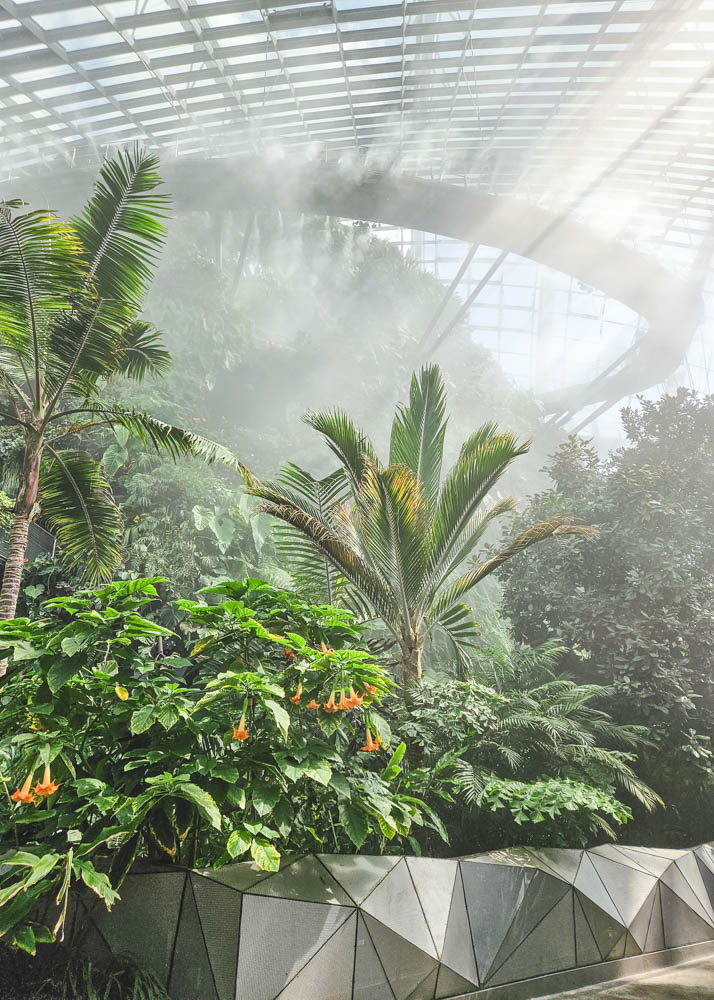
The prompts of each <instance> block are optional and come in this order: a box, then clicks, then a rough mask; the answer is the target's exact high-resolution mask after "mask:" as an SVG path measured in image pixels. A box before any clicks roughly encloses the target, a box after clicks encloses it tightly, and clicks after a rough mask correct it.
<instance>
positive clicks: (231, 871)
mask: <svg viewBox="0 0 714 1000" xmlns="http://www.w3.org/2000/svg"><path fill="white" fill-rule="evenodd" d="M197 872H198V874H199V875H203V876H205V877H206V878H211V879H213V881H214V882H220V883H221V885H227V886H228V887H229V888H230V889H236V890H237V891H238V892H247V891H248V890H250V889H252V888H253V887H254V886H256V885H257V884H258V883H259V882H262V881H264V880H265V879H266V878H270V876H271V874H272V873H271V872H266V871H263V870H262V869H261V868H258V866H257V865H256V864H254V863H253V862H252V861H239V862H238V863H237V864H235V865H224V866H223V868H217V869H213V868H199V869H197Z"/></svg>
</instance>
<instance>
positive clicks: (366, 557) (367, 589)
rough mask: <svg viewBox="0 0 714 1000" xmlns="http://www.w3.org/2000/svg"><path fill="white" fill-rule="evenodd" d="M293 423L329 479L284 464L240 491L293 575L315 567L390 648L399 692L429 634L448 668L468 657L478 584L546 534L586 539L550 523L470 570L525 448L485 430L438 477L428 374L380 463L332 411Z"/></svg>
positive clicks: (437, 404)
mask: <svg viewBox="0 0 714 1000" xmlns="http://www.w3.org/2000/svg"><path fill="white" fill-rule="evenodd" d="M305 420H306V421H307V423H308V424H309V425H310V426H311V427H314V428H315V430H317V431H319V432H320V433H321V434H322V435H323V437H324V438H325V441H326V442H327V444H328V446H329V447H330V448H331V450H332V451H333V453H334V454H335V455H336V456H337V458H338V460H339V462H340V469H339V470H338V471H337V472H336V473H333V474H332V475H331V476H329V477H327V478H326V479H324V480H315V479H313V478H312V477H311V476H310V475H309V474H308V473H306V472H304V471H303V470H301V469H299V468H297V467H296V466H292V465H291V466H288V467H286V469H284V470H283V474H282V475H281V477H280V479H279V480H278V481H277V482H270V483H263V482H258V481H257V480H255V479H251V478H250V477H248V484H247V490H248V492H249V493H251V494H253V495H254V496H257V497H259V498H260V499H261V501H262V502H261V504H260V506H259V508H258V509H259V510H261V511H264V512H266V513H268V514H272V515H273V516H274V517H276V518H278V519H280V520H281V521H283V522H284V523H285V524H286V525H287V526H289V529H288V532H287V533H286V531H285V529H284V530H283V537H282V547H283V551H285V550H286V549H287V550H288V551H292V553H293V555H294V557H295V560H296V561H297V562H298V564H299V565H300V566H301V567H304V566H305V562H306V560H308V561H309V560H313V561H314V565H315V566H326V567H327V576H326V578H327V580H328V581H329V584H330V587H331V590H332V593H330V594H329V596H330V598H331V599H332V600H335V599H336V597H339V596H341V597H342V600H344V601H345V602H346V603H351V604H352V605H353V606H354V605H358V606H360V608H361V609H362V610H363V611H365V612H367V613H369V614H371V615H373V616H375V617H377V618H379V619H381V621H382V622H383V623H384V625H385V626H386V628H387V629H388V631H389V632H390V633H391V638H392V643H393V644H395V645H397V646H398V648H399V652H400V656H399V659H400V661H401V665H402V669H403V676H404V681H405V682H406V683H412V682H414V681H416V680H418V678H419V677H420V676H421V669H422V651H423V647H424V641H425V639H426V637H427V636H428V635H429V634H430V633H431V632H433V631H434V630H435V629H441V630H443V631H444V632H445V633H446V634H447V636H448V637H449V639H450V640H451V643H452V644H453V648H454V651H455V654H456V656H457V657H458V658H459V659H461V658H463V657H465V656H467V655H468V650H469V648H470V647H472V646H473V644H474V641H475V638H476V636H477V634H478V633H477V628H476V624H475V622H474V621H473V614H472V611H471V609H470V608H469V606H468V605H467V604H465V603H464V602H463V598H464V596H465V595H466V594H468V592H469V591H470V590H471V589H472V588H473V587H475V586H476V584H477V583H478V582H479V581H480V580H483V579H484V577H486V576H488V575H489V574H490V573H492V572H493V571H494V570H495V569H497V568H498V567H499V566H500V565H501V564H502V563H504V562H505V561H506V560H507V559H509V558H510V557H511V556H513V555H515V554H516V553H518V552H522V551H523V549H526V548H528V547H529V546H530V545H533V544H534V543H535V542H538V541H541V540H542V539H544V538H548V537H550V536H551V535H556V534H560V535H562V534H567V533H575V532H576V533H579V534H583V533H591V531H590V529H588V528H585V527H583V526H580V525H574V524H571V523H570V518H568V517H566V516H561V517H555V518H552V519H551V520H549V521H545V522H542V523H540V524H535V525H533V526H532V527H531V528H529V529H528V530H526V531H524V532H522V533H521V534H520V535H519V536H518V537H517V538H515V539H514V540H513V541H512V542H511V543H510V544H509V545H508V546H507V547H506V548H505V549H503V550H502V551H501V552H498V553H497V554H496V555H492V556H490V557H489V558H487V559H484V560H483V561H479V560H474V558H473V557H474V554H475V552H476V550H477V547H478V545H479V542H480V541H481V540H482V538H483V535H484V533H485V531H486V530H487V528H488V527H489V526H490V525H491V524H492V523H493V522H494V521H495V520H496V519H497V518H498V517H500V516H502V515H504V514H506V513H507V512H509V511H511V510H513V508H514V506H515V500H514V499H513V498H512V497H506V498H505V499H501V500H497V501H495V502H489V494H490V493H491V491H492V490H493V488H494V487H495V485H496V483H497V482H498V480H499V478H500V477H501V476H502V475H503V473H504V472H505V470H506V469H507V468H508V466H509V465H510V464H511V462H513V460H514V459H516V458H517V457H518V456H519V455H523V454H524V453H525V452H526V451H527V450H528V446H529V443H528V442H519V441H518V440H517V439H516V437H515V435H513V434H511V433H504V432H502V431H499V430H498V428H497V427H496V426H495V425H494V424H490V423H489V424H485V425H484V426H483V427H481V428H479V429H478V430H477V431H474V433H473V434H472V435H471V436H470V437H469V438H468V439H467V440H466V441H465V442H464V444H463V445H462V447H461V452H460V454H459V457H458V459H457V461H456V463H455V465H454V466H453V467H452V468H451V469H450V470H449V471H448V472H447V473H446V475H445V476H444V477H443V479H442V465H443V458H444V436H445V432H446V424H447V418H446V393H445V389H444V383H443V380H442V377H441V373H440V371H439V369H438V367H437V366H426V367H424V368H422V369H421V371H420V372H419V374H418V375H417V374H414V375H413V376H412V381H411V389H410V398H409V405H408V406H401V407H399V408H398V410H397V413H396V415H395V417H394V421H393V424H392V433H391V443H390V451H389V461H388V464H386V465H383V464H382V463H381V462H380V461H379V459H378V457H377V454H376V452H375V449H374V447H373V446H372V444H371V443H370V441H369V439H368V438H367V436H366V435H365V434H364V432H363V431H361V430H359V429H358V428H357V427H355V425H354V424H353V422H352V421H351V420H350V418H349V417H348V416H347V414H345V413H343V412H342V411H340V410H329V411H325V412H317V413H308V414H307V415H306V417H305ZM467 562H468V563H469V565H468V566H467V567H465V566H464V564H466V563H467ZM339 588H341V595H340V594H336V591H337V590H338V589H339Z"/></svg>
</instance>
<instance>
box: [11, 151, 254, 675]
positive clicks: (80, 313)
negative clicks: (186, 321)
mask: <svg viewBox="0 0 714 1000" xmlns="http://www.w3.org/2000/svg"><path fill="white" fill-rule="evenodd" d="M157 167H158V160H157V158H156V157H155V156H154V155H150V154H148V153H147V152H146V151H144V150H142V149H140V148H139V147H137V148H135V149H134V150H133V151H128V152H119V153H117V155H116V156H114V157H113V158H112V159H109V160H107V161H105V162H104V164H103V166H102V167H101V170H100V174H99V178H98V180H97V182H96V185H95V188H94V192H93V194H92V197H91V198H90V200H89V202H88V203H87V205H86V207H85V209H84V211H83V212H82V214H81V215H80V216H78V217H77V218H75V219H73V220H72V221H71V222H69V223H65V222H63V221H61V220H60V219H59V218H58V217H57V216H56V215H55V214H54V213H53V212H50V211H45V210H40V211H28V212H24V213H23V212H22V211H20V210H21V209H22V208H23V205H24V203H23V202H21V201H6V202H0V407H2V409H0V416H2V417H3V418H4V420H6V421H7V422H9V423H10V424H14V425H15V426H17V427H19V428H20V429H21V431H22V433H23V435H24V448H23V453H22V462H21V466H20V469H19V480H18V490H17V500H16V504H15V510H14V517H13V521H12V526H11V529H10V538H9V550H8V554H7V560H6V563H5V573H4V576H3V582H2V590H1V591H0V618H12V617H14V615H15V612H16V608H17V600H18V594H19V590H20V581H21V577H22V569H23V562H24V558H25V551H26V548H27V536H28V531H29V527H30V523H31V522H32V520H33V519H34V518H36V517H37V516H38V515H39V514H40V513H41V514H42V517H43V519H44V521H45V522H46V523H47V525H48V527H49V528H50V529H51V530H52V531H54V533H55V534H56V536H57V540H58V542H59V546H60V550H61V552H62V555H63V557H64V559H65V561H66V562H67V563H68V564H69V565H70V566H75V567H77V566H81V567H82V568H83V570H84V574H85V576H86V578H87V580H88V582H90V583H91V582H95V581H99V580H102V579H106V578H108V577H109V576H111V573H112V571H113V570H114V569H115V568H116V566H117V565H118V563H119V561H120V546H121V539H122V520H121V514H120V511H119V509H118V507H117V505H116V504H115V502H114V500H113V497H112V494H111V491H110V488H109V483H108V481H107V478H106V476H105V474H104V471H103V469H102V467H101V465H100V464H99V463H97V462H96V461H94V460H93V459H92V458H91V457H90V456H89V455H87V454H85V453H83V452H81V451H78V450H72V449H68V448H63V447H62V446H61V442H62V440H63V439H64V438H67V437H68V436H69V435H78V434H81V433H82V432H84V431H86V430H88V429H90V428H93V427H97V426H100V425H101V426H104V427H123V428H125V429H126V431H128V432H129V435H130V436H133V437H135V438H139V439H140V440H141V441H142V442H144V443H151V444H152V445H153V446H154V447H155V448H157V449H159V450H162V451H164V452H167V453H168V454H170V455H172V456H173V457H174V458H175V457H177V456H178V455H181V454H190V455H201V456H203V457H204V458H205V459H206V460H208V461H213V460H214V459H220V460H223V461H228V462H230V461H233V460H234V459H233V456H232V455H231V453H230V452H228V451H227V450H225V449H222V448H221V447H220V446H218V445H216V444H214V443H213V442H210V441H207V440H206V439H205V438H201V437H199V436H198V435H196V434H193V433H191V432H189V431H185V430H182V429H181V428H178V427H173V426H171V425H169V424H166V423H163V422H162V421H160V420H157V419H155V418H153V417H151V416H148V415H147V414H145V413H139V412H136V411H134V410H131V409H128V408H126V407H122V406H119V405H118V404H116V403H113V402H111V400H110V398H109V396H108V395H107V393H108V391H109V386H110V383H111V380H112V379H114V378H116V377H120V376H124V377H128V378H130V379H135V380H141V379H142V378H143V377H144V376H145V375H147V374H161V373H162V372H164V371H165V370H166V368H167V366H168V365H169V363H170V357H169V355H168V352H167V351H166V350H165V349H164V347H163V345H162V343H161V339H160V335H159V333H158V331H157V330H155V329H154V328H153V327H152V326H151V324H150V323H148V322H146V321H145V320H143V319H141V318H140V310H141V306H142V300H143V298H144V295H145V293H146V290H147V288H148V286H149V283H150V281H151V278H152V274H153V271H154V267H155V264H156V260H157V255H158V253H159V251H160V249H161V247H162V245H163V241H164V233H165V230H164V226H163V222H162V220H163V219H164V218H165V216H166V212H167V210H168V198H167V197H166V196H164V195H161V194H159V193H157V191H156V189H157V187H158V186H159V184H160V183H161V180H160V178H159V175H158V173H157ZM3 672H4V671H3V670H2V667H1V666H0V673H3Z"/></svg>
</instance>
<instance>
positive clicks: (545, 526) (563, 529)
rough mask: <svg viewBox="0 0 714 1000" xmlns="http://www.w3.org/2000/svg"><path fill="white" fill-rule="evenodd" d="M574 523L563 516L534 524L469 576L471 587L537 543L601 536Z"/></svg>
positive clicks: (582, 525)
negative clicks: (563, 538) (550, 539)
mask: <svg viewBox="0 0 714 1000" xmlns="http://www.w3.org/2000/svg"><path fill="white" fill-rule="evenodd" d="M572 521H573V519H572V517H569V516H568V515H566V514H561V515H558V516H557V517H552V518H551V519H550V520H549V521H541V522H540V523H539V524H533V525H531V527H530V528H526V530H525V531H522V532H521V534H520V535H519V536H518V537H517V538H515V539H514V540H513V541H512V542H511V544H510V545H507V546H506V548H505V549H502V550H501V552H499V553H497V554H496V555H495V556H493V557H492V558H491V559H488V560H487V561H486V562H485V563H482V564H481V565H480V566H479V567H477V569H475V570H472V572H471V573H469V574H467V575H468V576H469V578H470V579H472V581H473V582H472V583H471V586H472V587H473V586H475V585H476V584H477V583H478V582H479V580H483V578H484V577H486V576H488V575H489V574H490V573H493V571H494V570H496V569H498V567H499V566H502V565H503V563H505V562H506V560H507V559H511V558H512V557H513V556H515V555H518V553H519V552H524V551H525V550H526V549H527V548H530V546H531V545H535V544H536V542H542V541H543V540H544V539H546V538H553V537H556V538H560V537H563V536H564V535H580V536H582V537H584V538H597V537H598V536H599V532H598V530H597V528H590V527H587V526H586V525H584V524H573V523H572Z"/></svg>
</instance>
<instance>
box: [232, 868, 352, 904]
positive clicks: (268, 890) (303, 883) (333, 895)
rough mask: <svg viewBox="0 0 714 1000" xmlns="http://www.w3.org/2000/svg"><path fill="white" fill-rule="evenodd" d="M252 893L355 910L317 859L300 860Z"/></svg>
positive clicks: (258, 886)
mask: <svg viewBox="0 0 714 1000" xmlns="http://www.w3.org/2000/svg"><path fill="white" fill-rule="evenodd" d="M251 892H255V893H259V894H261V895H263V894H264V895H266V896H281V897H282V898H283V899H305V900H308V901H310V902H313V903H338V904H340V905H342V906H352V905H353V904H352V900H351V899H350V897H349V896H348V895H347V893H346V892H345V891H344V889H342V888H341V887H340V886H339V885H338V884H337V882H336V881H335V880H334V878H333V877H332V876H331V875H330V873H329V872H328V871H327V869H326V868H325V867H324V865H321V864H320V862H319V861H318V860H317V859H316V858H311V857H305V858H299V859H298V860H297V861H294V862H293V863H292V864H291V865H289V866H288V867H287V868H285V869H284V870H283V871H281V872H279V873H277V874H276V875H272V876H271V877H270V878H269V879H266V880H265V881H264V882H261V883H260V885H257V886H255V887H254V888H253V889H251Z"/></svg>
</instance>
